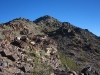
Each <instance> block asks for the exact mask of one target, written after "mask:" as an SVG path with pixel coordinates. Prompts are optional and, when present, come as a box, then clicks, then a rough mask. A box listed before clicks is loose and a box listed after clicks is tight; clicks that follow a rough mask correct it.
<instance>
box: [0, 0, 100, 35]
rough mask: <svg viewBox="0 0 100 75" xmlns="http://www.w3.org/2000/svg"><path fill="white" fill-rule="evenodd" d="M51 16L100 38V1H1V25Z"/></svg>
mask: <svg viewBox="0 0 100 75" xmlns="http://www.w3.org/2000/svg"><path fill="white" fill-rule="evenodd" d="M44 15H50V16H53V17H54V18H57V19H58V20H60V21H62V22H63V21H64V22H65V21H66V22H70V23H71V24H73V25H75V26H78V27H81V28H83V29H88V30H90V31H91V32H93V33H94V34H96V35H98V36H100V0H0V23H4V22H7V21H10V20H12V19H15V18H18V17H24V18H27V19H30V20H31V21H33V20H35V19H37V18H38V17H40V16H44Z"/></svg>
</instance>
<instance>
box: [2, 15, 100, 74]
mask: <svg viewBox="0 0 100 75" xmlns="http://www.w3.org/2000/svg"><path fill="white" fill-rule="evenodd" d="M0 75H100V37H99V36H96V35H95V34H93V33H92V32H90V31H89V30H88V29H82V28H79V27H77V26H74V25H72V24H71V23H69V22H60V21H59V20H57V19H55V18H53V17H51V16H49V15H45V16H42V17H40V18H38V19H36V20H34V21H30V20H29V19H25V18H16V19H13V20H12V21H9V22H7V23H2V24H0Z"/></svg>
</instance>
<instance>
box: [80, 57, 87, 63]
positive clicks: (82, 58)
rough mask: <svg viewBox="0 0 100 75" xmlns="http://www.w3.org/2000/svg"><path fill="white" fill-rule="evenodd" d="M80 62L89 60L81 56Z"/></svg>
mask: <svg viewBox="0 0 100 75" xmlns="http://www.w3.org/2000/svg"><path fill="white" fill-rule="evenodd" d="M80 61H83V62H87V61H88V59H87V58H86V57H84V56H81V57H80Z"/></svg>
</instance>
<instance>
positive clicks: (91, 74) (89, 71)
mask: <svg viewBox="0 0 100 75" xmlns="http://www.w3.org/2000/svg"><path fill="white" fill-rule="evenodd" d="M81 72H82V73H84V75H100V74H99V73H98V72H97V71H96V70H95V69H94V68H91V67H86V68H84V69H82V71H81Z"/></svg>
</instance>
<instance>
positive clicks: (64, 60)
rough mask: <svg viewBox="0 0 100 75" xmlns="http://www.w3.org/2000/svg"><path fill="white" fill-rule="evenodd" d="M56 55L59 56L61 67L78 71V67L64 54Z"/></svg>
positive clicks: (60, 52)
mask: <svg viewBox="0 0 100 75" xmlns="http://www.w3.org/2000/svg"><path fill="white" fill-rule="evenodd" d="M58 53H59V55H60V60H61V62H62V65H63V66H67V67H68V68H70V69H72V70H75V71H78V70H79V67H78V66H77V65H76V63H75V62H74V61H73V60H72V59H70V58H69V57H67V56H65V54H64V53H63V52H62V51H59V52H58Z"/></svg>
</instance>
